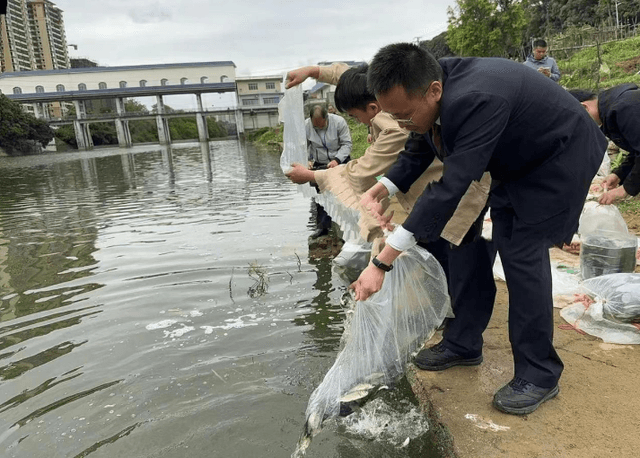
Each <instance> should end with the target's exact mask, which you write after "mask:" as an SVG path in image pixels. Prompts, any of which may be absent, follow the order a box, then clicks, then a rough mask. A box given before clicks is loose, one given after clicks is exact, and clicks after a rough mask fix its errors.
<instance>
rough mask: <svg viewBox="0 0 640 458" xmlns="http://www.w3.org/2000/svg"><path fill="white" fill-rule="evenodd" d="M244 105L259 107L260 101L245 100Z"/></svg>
mask: <svg viewBox="0 0 640 458" xmlns="http://www.w3.org/2000/svg"><path fill="white" fill-rule="evenodd" d="M242 104H243V105H244V106H250V105H258V99H244V100H243V101H242Z"/></svg>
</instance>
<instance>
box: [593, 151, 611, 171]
mask: <svg viewBox="0 0 640 458" xmlns="http://www.w3.org/2000/svg"><path fill="white" fill-rule="evenodd" d="M610 173H611V158H610V157H609V154H607V152H605V153H604V158H603V159H602V163H601V164H600V168H599V169H598V173H596V175H598V176H600V177H606V176H607V175H609V174H610Z"/></svg>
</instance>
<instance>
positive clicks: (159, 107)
mask: <svg viewBox="0 0 640 458" xmlns="http://www.w3.org/2000/svg"><path fill="white" fill-rule="evenodd" d="M156 112H157V113H158V115H157V116H156V125H157V126H158V142H159V143H160V144H161V145H170V144H171V131H170V130H169V120H168V119H167V118H165V117H164V102H163V100H162V96H161V95H156Z"/></svg>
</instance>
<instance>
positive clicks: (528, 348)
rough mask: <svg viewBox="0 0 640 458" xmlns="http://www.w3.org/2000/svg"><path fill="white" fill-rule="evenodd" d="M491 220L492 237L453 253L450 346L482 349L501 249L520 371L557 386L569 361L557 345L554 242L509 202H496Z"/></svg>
mask: <svg viewBox="0 0 640 458" xmlns="http://www.w3.org/2000/svg"><path fill="white" fill-rule="evenodd" d="M491 219H492V221H493V242H490V243H488V242H486V241H479V242H480V243H478V242H473V243H472V244H469V245H466V246H462V247H459V248H456V249H453V250H452V251H451V252H450V254H449V273H450V288H451V293H452V294H451V296H452V303H453V304H454V306H453V308H454V313H455V315H456V317H455V318H454V319H453V320H450V321H449V322H448V323H447V326H446V328H445V331H444V343H445V346H446V347H447V348H449V349H450V350H452V351H454V352H456V353H458V354H461V355H463V356H467V357H474V356H479V355H480V354H481V353H482V342H483V341H482V333H483V332H484V330H485V329H486V327H487V324H488V323H489V319H490V318H491V313H492V311H493V303H494V298H495V283H494V280H493V272H492V266H493V259H494V256H495V249H497V251H498V253H500V258H501V261H502V266H503V268H504V272H505V278H506V282H507V288H508V290H509V340H510V342H511V349H512V351H513V359H514V368H515V369H514V372H515V376H517V377H521V378H523V379H525V380H527V381H529V382H531V383H534V384H535V385H538V386H541V387H545V388H550V387H553V386H555V385H556V384H557V382H558V380H559V379H560V375H561V373H562V370H563V367H564V365H563V364H562V361H561V360H560V357H559V356H558V354H557V353H556V351H555V349H554V347H553V298H552V293H551V266H550V263H549V247H550V246H551V243H550V242H549V240H548V239H547V238H546V237H545V235H544V227H540V226H530V225H527V224H526V223H524V222H523V221H522V220H520V219H519V218H518V217H517V216H516V214H515V212H514V211H513V208H512V207H511V206H510V205H508V204H506V205H504V206H502V207H492V208H491ZM543 226H544V225H543ZM492 244H493V246H492Z"/></svg>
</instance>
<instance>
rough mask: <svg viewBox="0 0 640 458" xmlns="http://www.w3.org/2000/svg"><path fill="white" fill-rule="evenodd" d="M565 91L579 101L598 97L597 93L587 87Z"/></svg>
mask: <svg viewBox="0 0 640 458" xmlns="http://www.w3.org/2000/svg"><path fill="white" fill-rule="evenodd" d="M567 92H568V93H569V94H571V95H572V96H574V97H575V98H576V99H578V102H580V103H582V102H586V101H588V100H595V99H597V98H598V94H596V93H595V92H593V91H590V90H588V89H570V90H568V91H567Z"/></svg>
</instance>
